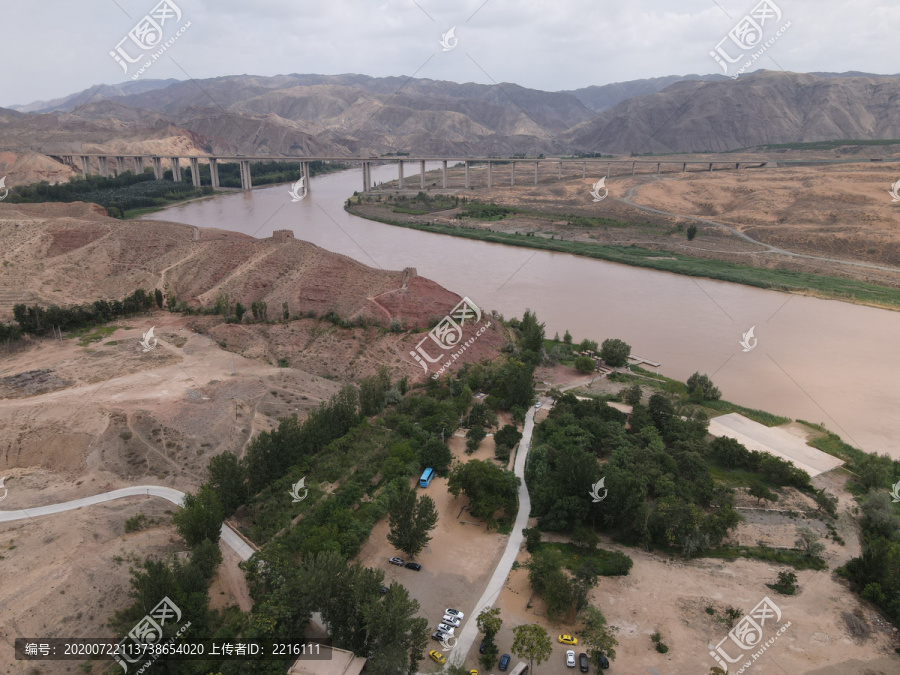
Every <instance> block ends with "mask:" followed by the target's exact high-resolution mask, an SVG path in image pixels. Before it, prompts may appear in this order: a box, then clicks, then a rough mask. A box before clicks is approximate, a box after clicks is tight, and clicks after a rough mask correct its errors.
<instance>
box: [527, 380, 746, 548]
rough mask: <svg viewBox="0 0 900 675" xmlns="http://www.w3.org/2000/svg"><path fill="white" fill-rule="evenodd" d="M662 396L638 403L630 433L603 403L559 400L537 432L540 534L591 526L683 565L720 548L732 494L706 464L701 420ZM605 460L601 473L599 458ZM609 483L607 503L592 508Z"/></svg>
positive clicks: (731, 513) (531, 474)
mask: <svg viewBox="0 0 900 675" xmlns="http://www.w3.org/2000/svg"><path fill="white" fill-rule="evenodd" d="M681 417H682V415H679V414H676V411H675V410H674V407H673V406H672V404H671V402H670V401H669V400H668V399H667V398H666V397H665V396H663V395H661V394H654V395H653V396H651V398H650V401H649V403H648V405H647V406H643V405H642V404H640V403H637V404H636V405H635V407H634V412H633V414H632V418H631V429H630V430H629V431H626V430H625V426H624V423H625V416H624V415H623V414H622V413H620V412H618V411H617V410H615V409H613V408H610V407H609V406H607V405H606V404H605V403H604V402H602V401H579V400H578V399H576V398H575V396H573V395H572V394H565V395H563V396H561V397H559V398H558V399H557V401H556V405H555V406H554V408H553V410H552V411H551V412H550V414H549V415H548V417H547V419H546V420H544V421H543V422H542V423H541V424H540V425H538V426H537V428H536V442H535V449H534V450H533V454H532V456H531V457H530V458H529V465H528V469H527V474H526V479H527V481H528V484H529V486H533V488H532V495H531V498H532V513H533V514H535V515H537V516H538V517H539V523H540V526H541V527H542V528H543V529H548V530H557V531H573V530H575V529H576V528H578V527H579V526H582V525H588V524H590V525H591V526H593V527H597V528H600V529H601V530H603V531H607V532H609V533H611V534H613V535H614V536H616V537H619V538H621V539H622V540H624V541H628V542H631V543H639V544H642V545H645V546H660V547H666V548H670V547H678V548H680V549H681V552H682V553H683V554H685V555H687V556H690V555H694V554H696V553H697V552H699V551H700V550H703V549H705V548H708V547H710V546H715V545H718V544H719V543H720V542H721V541H722V539H723V538H724V537H725V535H726V533H727V532H728V530H729V529H731V528H732V527H734V526H735V525H736V524H737V522H738V521H739V520H740V516H739V515H738V513H737V512H736V511H735V510H734V508H733V506H732V502H733V498H732V494H731V491H729V490H726V489H724V488H717V487H716V486H715V484H714V483H713V479H712V477H711V475H710V469H709V466H708V464H707V461H706V456H707V454H708V452H709V450H708V447H707V444H706V441H705V440H704V439H705V436H706V427H707V420H706V419H705V418H704V417H702V416H701V417H696V418H694V417H690V416H687V419H681ZM600 457H602V458H608V461H607V462H606V463H605V464H604V465H603V467H602V469H601V466H600V464H599V463H598V461H597V459H598V458H600ZM600 478H605V485H606V489H607V490H608V494H607V496H606V497H605V498H604V499H603V500H601V501H599V502H594V501H592V500H591V499H589V498H588V496H589V494H590V493H591V490H592V486H593V484H594V483H596V482H598V481H599V480H600Z"/></svg>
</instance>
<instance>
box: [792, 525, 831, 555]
mask: <svg viewBox="0 0 900 675" xmlns="http://www.w3.org/2000/svg"><path fill="white" fill-rule="evenodd" d="M819 539H820V537H819V535H818V533H817V532H816V531H815V530H813V529H812V528H811V527H806V526H805V525H804V526H801V527H798V528H797V541H795V542H794V546H795V547H797V548H799V549H801V550H802V551H803V552H804V553H805V554H806V555H807V556H808V557H810V558H815V557H816V556H820V555H822V553H824V552H825V544H823V543H822V542H821V541H819Z"/></svg>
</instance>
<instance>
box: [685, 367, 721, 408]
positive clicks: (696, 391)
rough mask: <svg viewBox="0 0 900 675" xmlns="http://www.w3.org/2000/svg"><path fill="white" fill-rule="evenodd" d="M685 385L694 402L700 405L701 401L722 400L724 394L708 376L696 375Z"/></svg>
mask: <svg viewBox="0 0 900 675" xmlns="http://www.w3.org/2000/svg"><path fill="white" fill-rule="evenodd" d="M685 384H686V385H687V390H688V394H689V395H690V397H691V400H692V401H696V402H698V403H699V402H700V401H717V400H718V399H720V398H722V392H721V391H719V388H718V387H717V386H716V385H714V384H713V381H712V380H711V379H710V378H709V376H707V375H701V374H700V373H694V374H693V375H691V376H690V377H689V378H688V380H687V382H686V383H685Z"/></svg>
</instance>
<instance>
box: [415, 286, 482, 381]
mask: <svg viewBox="0 0 900 675" xmlns="http://www.w3.org/2000/svg"><path fill="white" fill-rule="evenodd" d="M473 317H474V321H471V323H478V322H480V321H481V309H479V307H478V305H476V304H475V303H474V302H472V301H471V300H469V298H463V299H462V300H461V301H460V302H459V303H458V304H457V305H456V307H454V308H453V309H452V310H450V313H449V314H448V315H447V316H445V317H444V318H443V319H441V321H440V322H439V323H438V325H437V326H435V327H434V328H432V329H431V330H430V331H429V333H428V335H426V336H425V337H423V338H422V339H421V340H419V344H417V345H416V349H415V351H410V352H409V355H410V356H412V357H413V358H414V359H415V360H416V362H418V364H419V365H420V366H422V368H423V369H424V370H425V373H426V374H427V373H428V363H439V362H440V361H441V360H442V359H443V358H447V357H446V356H445V355H444V354H439V355H438V356H435V357H433V356H431V355H430V354H429V353H428V352H427V351H425V348H424V347H423V346H422V343H424V342H425V341H426V340H429V339H430V340H431V341H432V342H433V343H434V344H436V345H437V346H438V347H439V348H440V349H441V350H443V351H446V350H448V349H456V348H459V349H457V351H455V352H453V353H451V354H450V355H449V358H450V360H449V361H446V362H445V363H444V365H442V366H441V367H440V369H439V370H438V371H437V372H436V373H434V374H432V376H431V377H432V379H435V380H436V379H437V378H438V376H440V375H442V374H443V373H444V372H446V370H447V369H448V368H449V367H450V366H451V364H452V363H453V362H454V361H456V360H457V359H458V358H459V357H460V356H462V353H463V352H464V351H466V349H468V348H469V347H471V346H472V345H473V344H474V343H475V340H477V339H478V338H479V337H481V334H482V333H484V331H486V330H487V329H488V328H490V326H491V322H490V321H488V322H487V323H485V324H484V325H482V326H481V328H479V329H478V331H477V332H476V333H475V335H474V336H473V337H471V338H469V339H468V340H466V341H465V342H463V339H462V338H463V326H465V325H466V320H470V319H473ZM426 361H427V362H428V363H426Z"/></svg>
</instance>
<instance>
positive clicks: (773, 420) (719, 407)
mask: <svg viewBox="0 0 900 675" xmlns="http://www.w3.org/2000/svg"><path fill="white" fill-rule="evenodd" d="M703 407H704V408H710V409H712V410H714V411H716V412H718V413H721V414H723V415H724V414H727V413H733V412H736V413H740V414H741V415H743V416H744V417H749V418H750V419H751V420H753V421H754V422H759V423H760V424H765V425H766V426H767V427H777V426H778V425H780V424H787V423H789V422H790V421H791V418H790V417H781V416H780V415H773V414H772V413H769V412H766V411H765V410H755V409H753V408H745V407H744V406H742V405H738V404H737V403H730V402H729V401H704V402H703Z"/></svg>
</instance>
